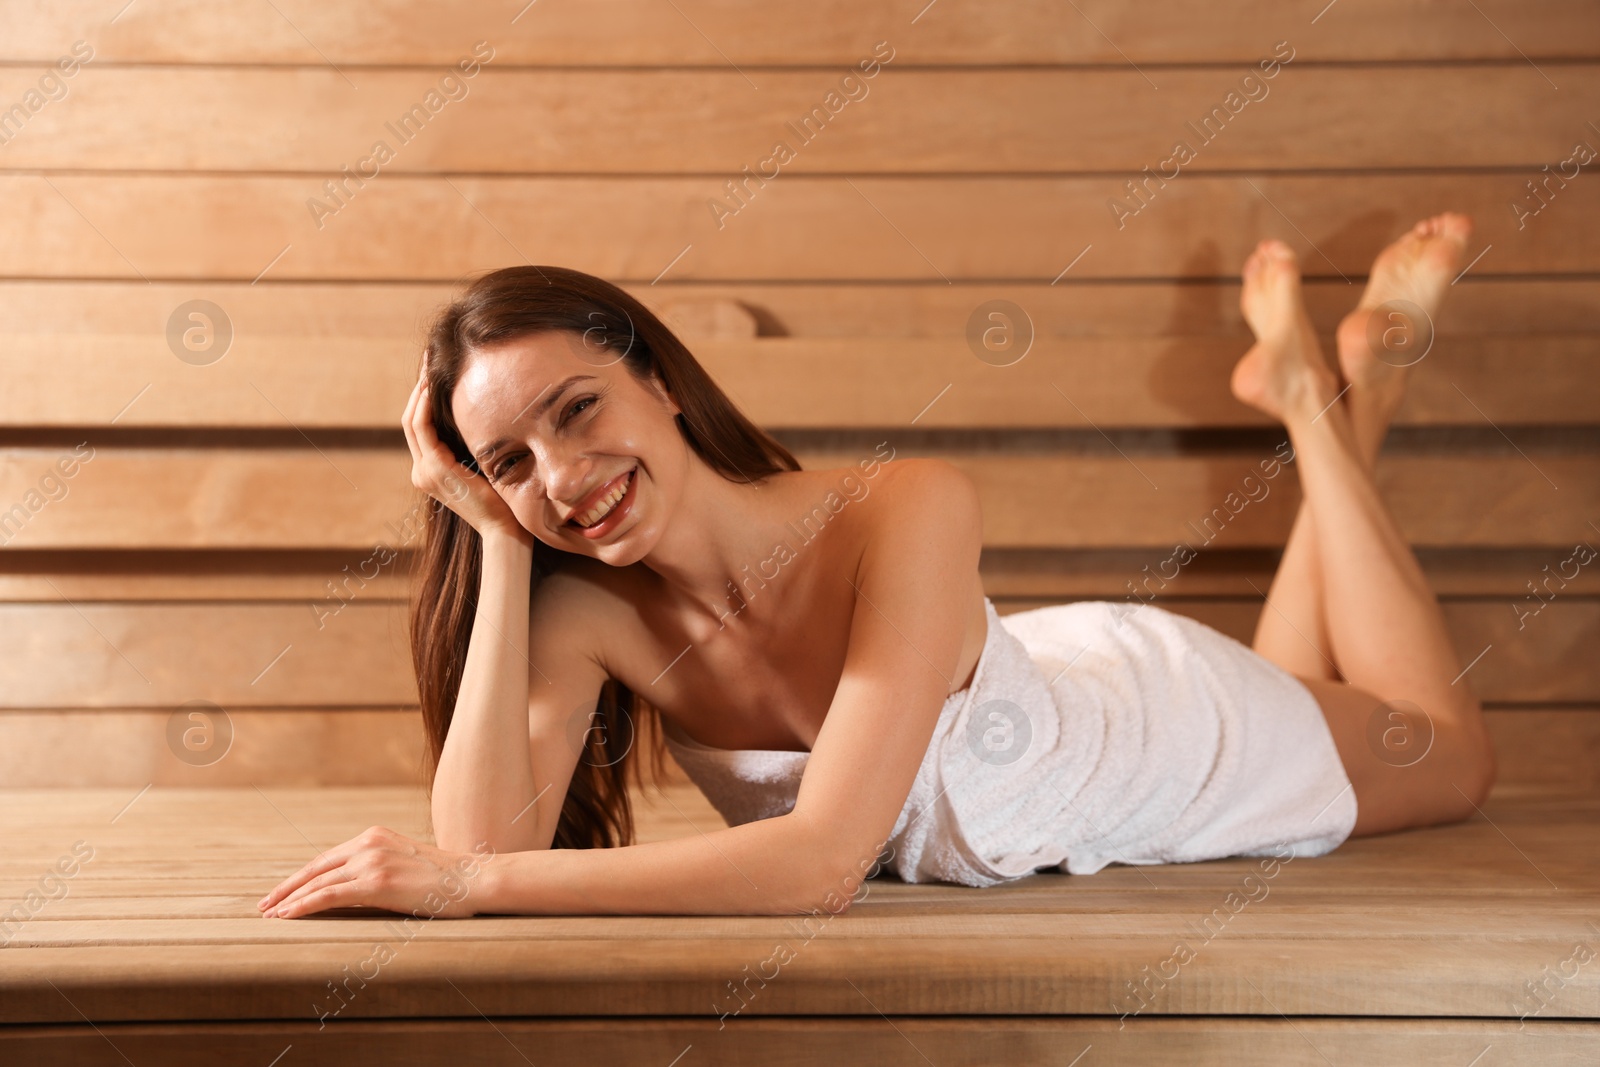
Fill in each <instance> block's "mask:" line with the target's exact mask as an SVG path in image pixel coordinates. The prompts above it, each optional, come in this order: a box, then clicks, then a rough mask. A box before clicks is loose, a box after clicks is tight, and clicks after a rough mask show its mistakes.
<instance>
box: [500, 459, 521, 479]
mask: <svg viewBox="0 0 1600 1067" xmlns="http://www.w3.org/2000/svg"><path fill="white" fill-rule="evenodd" d="M521 458H522V457H520V456H509V457H507V458H505V459H502V460H501V461H500V462H499V463H496V464H495V467H494V476H495V477H496V478H504V477H505V476H506V475H507V474H508V473H509V472H510V471H511V468H513V467H515V466H516V465H517V464H518V463H519V462H521Z"/></svg>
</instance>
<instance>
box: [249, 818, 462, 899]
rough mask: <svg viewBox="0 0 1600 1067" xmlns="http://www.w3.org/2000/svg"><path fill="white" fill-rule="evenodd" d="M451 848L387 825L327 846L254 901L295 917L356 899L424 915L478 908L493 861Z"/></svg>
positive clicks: (372, 828) (375, 827)
mask: <svg viewBox="0 0 1600 1067" xmlns="http://www.w3.org/2000/svg"><path fill="white" fill-rule="evenodd" d="M493 858H494V853H493V852H492V851H490V852H489V853H488V854H486V855H480V854H477V853H471V852H447V851H445V850H444V849H441V848H435V847H433V846H432V845H429V844H425V843H423V842H421V841H413V840H412V839H411V838H409V837H406V836H405V835H404V834H398V833H395V832H394V831H393V830H389V829H386V828H384V827H382V826H374V827H371V828H370V829H368V830H367V831H366V832H364V833H362V834H360V835H359V836H357V837H353V838H351V839H350V840H349V841H346V842H345V843H344V844H342V845H338V846H336V847H334V848H330V849H329V850H328V851H326V852H324V853H323V854H322V855H320V856H318V857H317V858H316V859H314V860H312V861H311V862H310V863H308V864H306V865H305V866H304V867H302V868H300V869H299V870H298V871H296V872H295V873H294V874H292V875H290V876H289V877H288V878H285V879H284V880H283V881H282V882H279V883H278V885H277V887H276V888H274V889H273V890H272V892H270V893H268V894H267V895H266V896H264V897H262V898H261V900H259V901H258V902H257V903H256V907H257V909H259V910H260V911H261V912H262V914H263V915H264V916H265V917H267V918H278V919H296V918H299V917H301V916H303V915H309V914H311V913H312V912H317V911H325V910H327V909H328V908H344V907H350V906H352V905H356V904H363V905H366V906H368V907H373V908H382V909H384V910H386V911H394V912H400V913H402V914H407V915H415V916H417V917H419V918H444V919H464V918H466V917H468V916H471V915H476V914H477V909H476V907H475V905H474V900H473V880H474V879H475V878H477V876H478V875H479V873H481V870H482V864H483V863H485V862H487V861H489V860H492V859H493Z"/></svg>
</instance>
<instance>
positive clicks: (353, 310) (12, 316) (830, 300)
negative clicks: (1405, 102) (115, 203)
mask: <svg viewBox="0 0 1600 1067" xmlns="http://www.w3.org/2000/svg"><path fill="white" fill-rule="evenodd" d="M1402 228H1403V227H1402V226H1401V225H1400V224H1399V221H1398V220H1397V222H1396V225H1395V226H1394V227H1392V228H1391V229H1389V230H1384V231H1373V233H1372V234H1371V235H1370V237H1371V243H1370V245H1369V246H1368V247H1367V248H1365V249H1363V250H1362V254H1363V255H1365V256H1366V257H1367V258H1368V260H1369V261H1370V259H1371V257H1372V256H1374V255H1376V254H1377V252H1378V250H1379V248H1381V247H1382V245H1383V243H1384V241H1386V240H1388V239H1390V238H1393V237H1395V236H1398V234H1399V231H1400V229H1402ZM1235 266H1236V264H1231V263H1229V264H1224V263H1223V262H1221V260H1220V259H1213V260H1212V261H1210V262H1209V263H1208V264H1207V265H1206V269H1207V270H1210V271H1214V272H1215V273H1217V274H1222V273H1224V272H1225V271H1227V270H1230V269H1233V268H1234V267H1235ZM1075 269H1076V268H1074V270H1075ZM1360 269H1361V271H1363V272H1364V271H1365V269H1366V268H1365V267H1364V266H1363V267H1362V268H1360ZM1350 277H1351V278H1353V279H1355V280H1356V281H1362V280H1364V274H1351V275H1350ZM270 279H271V275H270V274H269V275H268V280H264V281H263V282H262V283H261V284H259V285H249V284H235V283H226V282H183V283H172V284H169V283H161V282H156V283H148V284H147V283H145V282H142V281H135V282H131V283H129V282H96V281H15V280H12V281H0V352H3V351H6V350H7V349H9V347H10V346H11V345H13V344H16V343H19V342H17V341H16V340H15V338H17V337H19V336H21V335H51V336H54V337H56V338H57V339H59V340H62V341H66V340H67V339H69V338H70V339H71V340H72V342H73V343H79V342H81V341H83V340H84V339H85V338H93V339H95V340H96V341H103V340H106V339H108V338H112V337H118V336H122V335H138V336H143V337H153V338H163V339H164V338H165V336H166V332H165V331H166V326H167V322H168V320H169V319H170V318H171V317H172V315H173V312H174V310H175V309H177V307H178V306H179V305H180V304H183V303H185V302H187V301H189V300H193V299H206V300H210V301H212V302H213V303H216V304H218V305H219V306H221V307H222V308H223V310H224V311H225V313H226V314H227V315H228V316H229V323H230V325H231V326H232V327H233V331H234V336H235V339H236V341H237V342H238V343H239V344H244V343H245V342H246V341H247V340H253V341H255V342H257V343H265V342H266V341H267V340H268V339H274V340H278V339H286V338H295V339H296V340H301V341H308V342H313V343H319V344H320V343H325V342H326V341H327V340H329V339H331V338H338V339H340V340H343V341H348V342H349V343H351V344H353V345H358V346H364V345H371V344H374V343H381V344H386V345H388V346H390V348H391V349H392V350H394V351H396V352H398V351H400V350H402V349H403V350H405V351H407V352H410V353H413V355H415V354H416V353H420V351H421V346H422V343H423V337H424V334H425V333H426V329H427V323H428V319H429V318H430V317H431V315H432V313H433V311H434V310H435V309H436V308H438V307H441V306H442V305H443V304H444V303H445V302H446V301H447V300H448V299H449V298H450V296H451V294H452V290H451V289H450V288H449V287H448V286H444V285H434V284H410V283H396V284H387V285H368V284H362V283H359V282H353V283H348V284H317V283H311V284H297V283H292V282H291V283H283V284H269V281H270ZM625 288H628V289H629V290H630V292H631V293H632V294H633V296H635V297H636V298H638V299H639V300H641V301H643V302H644V303H645V304H647V305H649V306H650V307H652V308H653V309H655V310H656V312H657V313H658V314H662V315H664V316H666V317H667V318H668V319H669V324H671V325H672V326H673V328H674V329H675V330H677V331H678V332H679V333H680V334H682V335H683V336H686V337H688V336H701V335H703V334H704V332H705V331H704V330H703V329H700V330H696V329H694V327H695V325H696V319H695V318H691V319H690V321H684V319H685V317H684V316H681V315H680V316H679V317H678V318H677V319H673V318H672V313H673V310H674V307H676V306H683V305H689V307H690V310H691V311H698V310H699V309H703V308H705V307H707V306H710V305H720V304H723V303H726V302H736V303H738V304H740V305H742V306H743V307H745V308H747V309H749V311H750V312H751V313H752V314H753V315H754V316H755V318H756V319H757V321H758V323H759V331H760V334H761V335H762V336H763V337H769V336H790V337H815V338H823V337H830V338H851V339H865V338H892V339H895V340H897V341H898V340H903V339H906V338H913V337H922V338H938V339H947V338H949V337H960V336H963V335H964V334H965V332H966V329H967V324H968V322H969V320H971V319H972V317H973V313H974V311H975V310H976V309H977V308H978V307H979V306H980V305H982V304H984V303H987V302H988V301H991V300H1000V299H1003V300H1010V301H1012V302H1014V303H1016V304H1017V305H1019V306H1020V307H1022V308H1023V310H1024V311H1025V312H1027V314H1028V317H1029V321H1030V322H1031V323H1032V325H1033V329H1034V331H1035V333H1036V335H1037V336H1039V337H1040V338H1045V337H1056V338H1063V339H1066V338H1086V337H1111V338H1119V339H1120V338H1130V337H1140V338H1151V337H1162V338H1165V337H1172V336H1174V335H1178V336H1184V337H1227V338H1230V339H1232V340H1235V341H1238V342H1240V343H1248V341H1249V338H1250V332H1249V329H1248V327H1247V326H1246V325H1245V322H1244V319H1243V318H1242V317H1241V316H1240V314H1239V286H1238V283H1237V282H1236V281H1228V280H1209V279H1193V280H1190V281H1186V282H1184V283H1182V284H1165V285H1163V284H1148V283H1126V282H1096V283H1095V284H1094V285H1087V286H1080V285H1075V284H1074V283H1073V276H1072V275H1071V274H1068V275H1067V276H1066V277H1065V278H1063V279H1062V280H1061V281H1060V282H1059V283H1058V284H1056V285H1050V284H1048V279H1046V280H1044V281H1039V282H1032V283H1021V282H1017V283H1007V284H1001V285H969V284H958V285H945V284H944V283H943V282H938V283H935V284H932V285H929V284H922V283H910V284H906V283H895V282H891V281H883V282H878V283H875V284H873V285H870V286H862V285H852V284H845V285H832V284H818V283H810V282H787V283H778V284H761V283H749V284H719V283H714V282H706V283H701V282H687V283H677V282H674V281H673V280H672V277H671V275H668V276H667V278H665V279H663V280H662V281H661V282H660V283H659V284H658V285H654V286H651V285H633V286H625ZM1450 292H1451V295H1450V298H1449V301H1448V302H1447V303H1446V305H1445V312H1444V314H1443V315H1442V317H1441V318H1440V320H1439V322H1438V323H1436V326H1437V329H1438V334H1439V336H1440V337H1441V338H1446V337H1448V338H1452V339H1453V338H1467V339H1470V338H1476V337H1479V336H1480V335H1485V334H1489V335H1494V336H1496V337H1499V338H1502V339H1523V338H1531V337H1544V336H1546V335H1549V334H1569V335H1573V334H1595V333H1600V281H1593V280H1585V279H1575V278H1520V279H1519V278H1509V279H1498V278H1478V277H1476V276H1475V275H1474V274H1473V273H1469V274H1468V275H1467V276H1466V277H1464V278H1462V279H1461V281H1460V282H1458V283H1457V284H1456V286H1455V287H1454V288H1452V289H1451V291H1450ZM1359 295H1360V294H1359V292H1357V291H1356V288H1355V286H1353V285H1350V284H1346V283H1345V281H1344V280H1343V279H1340V278H1337V277H1334V278H1327V279H1320V280H1319V279H1311V280H1309V281H1308V282H1307V283H1306V285H1305V296H1306V307H1307V310H1308V312H1309V313H1310V315H1311V318H1312V321H1313V322H1314V323H1315V324H1316V326H1317V328H1318V330H1319V332H1320V334H1321V335H1322V336H1323V339H1324V343H1325V344H1326V343H1327V342H1328V341H1330V340H1331V339H1332V335H1333V330H1334V327H1335V326H1336V325H1337V324H1338V322H1339V319H1340V318H1341V317H1342V316H1344V315H1345V313H1347V312H1348V311H1349V310H1350V309H1351V308H1353V307H1354V306H1355V303H1356V300H1357V298H1358V297H1359ZM163 343H164V341H163ZM131 414H132V413H131V412H130V416H131Z"/></svg>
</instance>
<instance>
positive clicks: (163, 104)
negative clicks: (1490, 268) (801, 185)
mask: <svg viewBox="0 0 1600 1067" xmlns="http://www.w3.org/2000/svg"><path fill="white" fill-rule="evenodd" d="M884 53H885V54H887V53H888V50H887V49H885V50H884ZM870 54H871V53H870V51H869V52H863V55H869V56H870ZM1261 54H1262V56H1264V57H1267V58H1268V59H1270V58H1271V56H1272V55H1273V50H1272V47H1271V46H1270V44H1268V43H1266V42H1265V41H1263V45H1262V53H1261ZM1278 55H1279V56H1280V57H1282V56H1292V55H1297V53H1295V52H1293V51H1292V49H1291V47H1289V46H1285V47H1284V48H1282V49H1280V50H1279V52H1278ZM1274 62H1275V64H1276V61H1274ZM46 69H48V68H37V67H26V66H23V67H14V68H9V69H0V100H12V99H17V98H20V97H21V96H23V94H25V93H26V92H27V91H28V90H29V89H30V88H33V87H34V86H35V85H36V83H37V82H38V80H39V78H40V76H41V75H42V74H43V73H44V70H46ZM1559 73H1560V83H1561V85H1562V87H1563V90H1562V92H1560V93H1552V92H1551V90H1550V86H1549V85H1548V84H1547V83H1545V82H1544V81H1543V80H1542V79H1540V78H1539V77H1537V76H1536V75H1534V73H1533V72H1532V71H1530V70H1529V68H1528V65H1527V63H1526V62H1525V61H1524V60H1523V59H1522V58H1521V57H1513V58H1511V59H1508V60H1504V61H1501V62H1500V63H1497V64H1494V65H1482V64H1479V65H1474V66H1470V67H1455V66H1447V67H1440V66H1409V65H1408V66H1391V67H1361V68H1349V67H1342V66H1336V67H1316V66H1313V67H1304V68H1301V67H1299V66H1298V65H1297V64H1294V63H1291V64H1290V65H1288V66H1282V67H1280V66H1277V65H1274V67H1273V77H1271V78H1268V79H1263V78H1261V77H1260V76H1259V75H1260V74H1261V72H1260V71H1259V70H1256V69H1255V68H1254V67H1253V66H1251V65H1246V66H1244V67H1243V68H1241V67H1240V66H1239V65H1238V64H1232V63H1230V64H1227V65H1225V66H1221V67H1208V68H1202V69H1177V70H1164V71H1162V72H1161V77H1160V81H1159V84H1160V86H1161V91H1160V92H1153V91H1151V89H1150V86H1149V83H1148V82H1147V81H1146V79H1147V77H1148V76H1149V75H1148V74H1146V73H1142V72H1140V71H1138V70H1135V69H1133V68H1131V67H1127V66H1126V65H1122V66H1121V67H1120V68H1119V69H1112V70H1041V69H1031V70H995V69H982V70H972V71H960V70H949V69H945V70H918V69H909V70H908V69H897V68H896V67H895V66H894V65H891V66H888V67H885V68H883V69H881V70H879V71H878V72H877V73H876V74H875V76H874V77H872V78H870V79H860V78H856V79H854V80H850V81H848V82H847V83H845V85H844V88H843V90H842V91H841V90H840V86H841V81H840V79H841V75H840V73H839V72H838V71H836V70H809V71H805V72H797V73H780V72H776V71H763V72H762V75H761V79H760V85H761V91H760V92H751V91H750V89H749V85H748V83H747V82H746V78H747V77H748V75H746V74H745V73H742V72H740V71H737V70H733V69H731V68H728V67H723V68H722V69H717V70H693V71H671V70H659V69H656V70H626V71H600V70H596V71H583V70H570V69H568V70H559V71H541V70H503V69H493V68H488V69H483V70H481V71H479V72H478V73H477V74H476V75H475V76H474V77H472V78H470V79H459V78H457V79H454V80H452V81H449V82H448V83H442V82H441V77H443V76H442V75H441V74H440V72H439V70H437V69H423V70H363V71H360V72H357V73H354V74H351V73H347V72H341V71H339V70H335V69H333V68H331V67H326V66H324V67H322V68H320V69H309V70H308V69H304V68H293V69H263V68H251V69H238V68H232V67H212V66H206V67H190V68H182V67H166V66H162V67H154V68H150V67H136V68H118V67H112V68H107V69H101V70H95V69H91V70H89V71H88V72H87V73H86V74H85V76H84V77H82V78H80V79H77V80H76V81H75V82H74V83H73V89H72V96H71V100H72V103H71V106H70V107H46V108H42V109H41V110H39V111H38V112H37V113H36V114H35V115H33V116H31V117H29V118H28V120H27V124H26V125H25V126H24V127H22V128H21V129H20V130H18V131H16V132H15V136H14V137H13V138H12V139H11V141H10V142H9V143H7V145H6V152H5V154H4V157H3V159H4V167H5V169H6V170H73V171H81V170H96V171H99V170H105V171H123V170H154V171H209V172H227V171H242V172H274V171H287V172H296V173H306V172H310V173H311V174H314V175H316V177H313V178H310V179H302V180H301V184H302V185H304V186H305V191H304V193H303V194H302V195H303V196H305V197H316V198H318V199H319V200H320V202H321V203H322V205H323V206H322V210H323V211H324V212H325V213H327V214H329V215H333V214H339V213H342V211H343V206H344V201H345V198H346V197H350V198H351V200H352V203H354V202H358V201H359V200H360V199H361V198H362V197H363V196H364V195H365V186H366V184H367V180H368V179H369V178H370V179H371V180H373V181H381V180H383V178H385V177H390V176H393V175H395V174H399V173H413V174H439V173H463V172H469V173H480V174H481V173H498V174H639V173H651V174H705V173H712V174H722V175H724V176H725V177H728V178H732V179H733V180H734V181H735V182H736V183H741V185H742V183H743V182H744V181H748V182H749V183H750V184H749V185H748V190H749V192H748V195H750V196H752V197H753V198H754V199H755V200H756V201H759V200H760V199H761V198H762V197H763V195H764V189H762V186H764V185H765V184H766V183H765V181H764V180H763V179H762V178H761V177H759V175H767V176H773V175H778V176H780V177H787V176H790V175H793V174H841V173H842V174H852V175H854V174H863V173H898V174H905V173H908V172H909V173H918V172H930V171H931V172H938V173H946V174H954V173H971V174H1023V173H1041V174H1042V173H1053V174H1061V173H1074V172H1076V173H1083V172H1103V171H1117V172H1124V173H1125V174H1127V175H1136V174H1138V172H1139V171H1140V170H1141V169H1142V168H1146V167H1148V168H1149V169H1150V170H1151V171H1158V172H1164V173H1166V174H1167V175H1168V176H1169V177H1172V176H1176V175H1177V174H1178V173H1179V172H1180V170H1181V171H1183V172H1189V173H1198V172H1203V171H1238V170H1246V169H1248V170H1259V171H1266V172H1271V171H1276V170H1309V169H1329V168H1338V169H1357V168H1360V169H1377V170H1391V169H1400V168H1417V167H1436V166H1438V165H1439V163H1440V162H1441V161H1448V162H1449V165H1450V166H1452V167H1518V168H1527V169H1529V170H1531V171H1533V172H1538V171H1539V169H1540V168H1541V167H1542V166H1543V165H1544V164H1546V163H1548V164H1550V165H1551V166H1552V168H1554V166H1555V164H1556V163H1557V162H1558V161H1560V160H1563V159H1567V158H1568V157H1570V156H1572V155H1573V153H1574V150H1575V149H1574V142H1575V140H1576V141H1585V135H1587V134H1589V131H1588V129H1587V127H1585V125H1584V122H1585V119H1586V118H1587V115H1588V113H1587V112H1586V111H1584V110H1583V108H1582V102H1583V101H1585V100H1589V99H1593V98H1595V97H1596V96H1600V66H1597V65H1590V64H1563V65H1562V66H1561V68H1560V71H1559ZM352 83H353V84H354V85H355V86H356V87H357V89H358V90H359V91H352V90H351V88H350V85H351V84H352ZM441 84H444V85H445V90H444V91H445V93H447V94H448V95H441V94H440V91H439V87H440V85H441ZM430 91H431V92H433V93H434V96H433V100H434V101H436V102H437V103H436V104H435V105H434V106H433V107H431V108H430V107H427V106H423V104H422V101H423V100H424V99H425V96H426V94H427V93H429V92H430ZM829 93H833V94H834V95H833V96H832V97H831V100H830V103H831V105H832V106H831V107H826V106H824V101H825V100H829V97H828V94H829ZM1230 94H1231V98H1230ZM1108 100H1115V101H1117V106H1116V107H1107V106H1106V102H1107V101H1108ZM813 108H817V109H819V110H818V111H817V114H818V115H820V120H818V119H816V118H812V119H810V125H809V126H806V125H805V124H804V123H803V121H802V120H803V119H806V118H807V117H808V116H811V115H812V113H813V112H812V109H813ZM413 109H416V110H413ZM310 114H315V115H316V116H317V121H316V122H315V123H309V124H308V123H307V122H306V121H305V117H306V116H307V115H310ZM406 116H414V117H412V118H410V119H409V120H408V119H407V118H406ZM408 123H409V124H408ZM199 130H203V131H205V135H204V136H194V133H195V131H199ZM824 134H826V136H824ZM1587 140H1588V141H1590V142H1592V141H1593V140H1594V138H1593V136H1592V135H1589V136H1588V138H1587ZM622 143H626V144H627V145H628V151H627V152H618V151H617V150H616V148H617V145H618V144H622ZM780 143H781V144H783V145H784V146H786V147H785V150H784V151H782V152H781V153H780V152H779V150H778V149H777V148H776V145H777V144H780ZM1178 143H1182V144H1184V145H1186V146H1187V148H1188V151H1187V152H1186V153H1185V154H1183V155H1179V156H1178V157H1177V159H1176V162H1171V160H1172V159H1173V157H1174V152H1175V147H1174V146H1175V145H1176V144H1178ZM380 145H381V146H382V147H381V148H380V147H379V146H380ZM1593 153H1594V150H1593V146H1592V144H1591V146H1590V149H1589V158H1592V157H1593ZM1191 156H1192V158H1190V157H1191ZM1163 160H1167V161H1168V162H1166V163H1163V162H1162V161H1163ZM1583 162H1584V157H1583V156H1582V155H1580V156H1579V157H1578V159H1577V160H1576V162H1575V163H1569V164H1568V165H1567V168H1566V170H1565V173H1566V174H1567V175H1568V177H1569V178H1570V177H1571V175H1573V174H1576V173H1577V171H1578V168H1579V167H1581V165H1582V163H1583ZM741 167H747V168H748V169H747V170H746V172H745V173H754V174H756V175H758V177H755V178H753V179H742V178H741V176H740V175H741ZM341 168H348V170H346V171H345V172H344V173H345V175H347V177H341ZM351 173H353V174H354V175H355V176H354V177H353V178H352V177H348V175H349V174H351ZM324 175H326V176H328V177H331V178H332V179H333V181H334V184H335V186H337V187H339V188H340V189H341V190H342V191H341V193H340V195H333V194H330V193H323V191H322V189H323V176H324ZM714 184H716V185H718V186H720V185H721V182H716V183H714ZM1115 184H1117V185H1120V184H1121V183H1120V182H1117V183H1115ZM1516 184H1520V183H1516ZM1564 184H1565V183H1564V182H1563V183H1562V184H1561V185H1552V186H1551V188H1552V189H1560V188H1562V185H1564ZM723 199H724V201H725V203H726V207H727V209H728V210H729V211H730V212H738V211H739V210H740V208H741V204H742V199H743V197H742V195H741V196H739V197H735V196H732V195H724V197H723ZM1135 206H1137V205H1136V204H1135ZM1532 206H1534V207H1537V206H1538V201H1537V200H1536V199H1535V200H1534V201H1533V205H1532ZM325 221H327V222H328V224H329V225H336V224H337V223H336V222H335V221H334V220H332V219H331V218H330V219H327V220H325Z"/></svg>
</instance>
